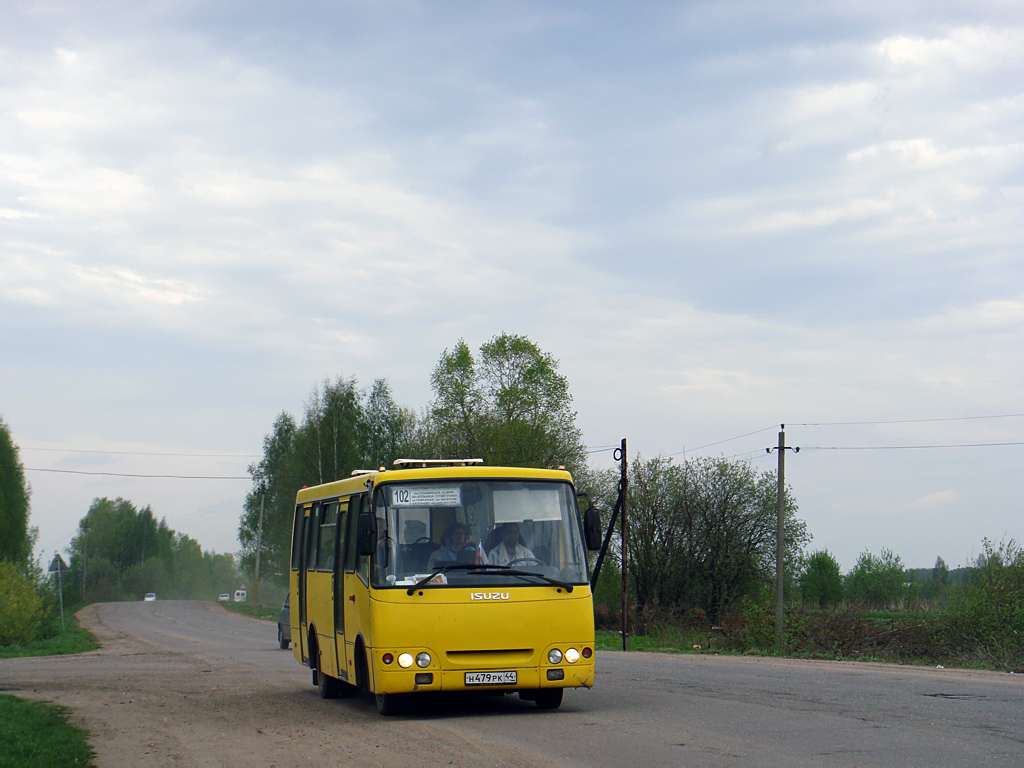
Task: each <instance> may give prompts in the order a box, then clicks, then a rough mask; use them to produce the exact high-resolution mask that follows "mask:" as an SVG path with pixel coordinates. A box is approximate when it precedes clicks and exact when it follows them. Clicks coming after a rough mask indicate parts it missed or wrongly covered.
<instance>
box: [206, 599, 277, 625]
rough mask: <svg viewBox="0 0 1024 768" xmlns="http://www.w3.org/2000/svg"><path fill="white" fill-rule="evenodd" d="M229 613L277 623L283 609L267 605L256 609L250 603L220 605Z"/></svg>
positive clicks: (258, 606)
mask: <svg viewBox="0 0 1024 768" xmlns="http://www.w3.org/2000/svg"><path fill="white" fill-rule="evenodd" d="M220 605H223V606H224V607H225V608H227V609H228V610H229V611H234V612H235V613H241V614H243V615H244V616H251V617H252V618H254V619H263V620H264V621H273V622H276V621H277V617H278V616H279V615H280V614H281V607H280V606H278V607H277V608H272V607H270V606H267V605H257V606H256V607H255V608H254V607H253V606H251V605H250V604H249V603H220Z"/></svg>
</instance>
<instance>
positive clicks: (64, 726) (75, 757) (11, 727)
mask: <svg viewBox="0 0 1024 768" xmlns="http://www.w3.org/2000/svg"><path fill="white" fill-rule="evenodd" d="M66 711H67V710H66V709H65V708H64V707H58V706H55V705H53V704H45V703H43V702H39V701H24V700H22V699H18V698H16V697H14V696H8V695H0V766H8V765H9V766H16V765H32V766H43V765H54V766H56V765H59V766H66V765H93V764H94V763H93V758H94V757H95V753H94V752H93V750H92V748H91V747H90V746H89V742H88V741H87V739H86V733H85V731H83V730H82V729H81V728H78V727H76V726H74V725H71V723H69V722H68V721H67V717H66Z"/></svg>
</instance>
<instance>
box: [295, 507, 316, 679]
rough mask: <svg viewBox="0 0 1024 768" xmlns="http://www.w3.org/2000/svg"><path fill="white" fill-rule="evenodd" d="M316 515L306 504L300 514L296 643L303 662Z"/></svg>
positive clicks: (305, 646)
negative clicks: (300, 531)
mask: <svg viewBox="0 0 1024 768" xmlns="http://www.w3.org/2000/svg"><path fill="white" fill-rule="evenodd" d="M316 533H317V530H316V515H315V514H314V511H313V505H312V504H307V505H306V506H305V507H304V508H303V514H302V557H301V559H300V560H299V590H298V591H299V595H298V597H299V636H298V638H297V639H296V638H292V641H293V642H296V641H297V644H298V647H299V652H300V655H301V656H302V660H303V661H309V636H308V630H307V629H306V575H307V574H308V573H309V571H310V570H312V569H313V568H315V567H316Z"/></svg>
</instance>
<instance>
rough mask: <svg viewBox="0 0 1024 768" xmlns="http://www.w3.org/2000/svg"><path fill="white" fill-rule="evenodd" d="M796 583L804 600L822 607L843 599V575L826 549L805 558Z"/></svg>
mask: <svg viewBox="0 0 1024 768" xmlns="http://www.w3.org/2000/svg"><path fill="white" fill-rule="evenodd" d="M798 583H799V584H800V594H801V596H802V597H803V600H804V602H806V603H811V604H812V605H816V606H818V607H819V608H824V607H826V606H829V605H835V604H836V603H838V602H840V601H841V600H842V599H843V577H842V574H841V573H840V571H839V563H838V562H836V559H835V558H834V557H832V555H831V554H830V553H829V551H828V550H827V549H823V550H821V551H820V552H815V553H813V554H812V555H810V557H808V558H807V561H806V563H805V564H804V568H803V571H802V572H801V574H800V576H799V578H798Z"/></svg>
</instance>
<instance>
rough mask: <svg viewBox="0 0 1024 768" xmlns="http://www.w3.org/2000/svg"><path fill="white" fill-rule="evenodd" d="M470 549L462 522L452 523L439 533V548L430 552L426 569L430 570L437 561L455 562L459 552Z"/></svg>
mask: <svg viewBox="0 0 1024 768" xmlns="http://www.w3.org/2000/svg"><path fill="white" fill-rule="evenodd" d="M467 549H472V545H471V544H470V543H469V531H468V530H467V529H466V526H465V525H463V524H462V523H452V524H451V525H449V526H448V527H447V528H445V530H444V533H442V534H441V548H440V549H435V550H434V551H433V552H431V553H430V559H429V560H428V561H427V570H429V571H432V570H434V567H435V566H437V565H438V564H439V563H446V562H456V561H458V560H459V553H460V552H464V551H465V550H467Z"/></svg>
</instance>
